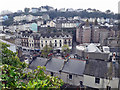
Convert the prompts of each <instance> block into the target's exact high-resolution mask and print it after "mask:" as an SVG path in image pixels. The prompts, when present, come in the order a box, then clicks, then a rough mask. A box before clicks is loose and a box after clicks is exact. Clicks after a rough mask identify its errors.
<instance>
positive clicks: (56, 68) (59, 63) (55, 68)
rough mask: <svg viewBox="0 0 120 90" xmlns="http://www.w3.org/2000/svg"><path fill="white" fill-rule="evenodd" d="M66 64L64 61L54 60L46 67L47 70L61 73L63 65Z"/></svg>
mask: <svg viewBox="0 0 120 90" xmlns="http://www.w3.org/2000/svg"><path fill="white" fill-rule="evenodd" d="M63 64H64V60H63V59H58V58H52V59H51V60H50V61H49V62H48V63H47V65H46V70H47V71H51V72H59V70H60V69H61V67H62V65H63Z"/></svg>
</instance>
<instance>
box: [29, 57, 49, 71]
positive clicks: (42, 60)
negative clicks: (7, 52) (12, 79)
mask: <svg viewBox="0 0 120 90" xmlns="http://www.w3.org/2000/svg"><path fill="white" fill-rule="evenodd" d="M46 62H47V59H46V58H41V57H37V58H36V59H35V60H34V61H33V62H32V63H31V64H30V68H31V69H36V68H37V66H44V65H45V64H46Z"/></svg>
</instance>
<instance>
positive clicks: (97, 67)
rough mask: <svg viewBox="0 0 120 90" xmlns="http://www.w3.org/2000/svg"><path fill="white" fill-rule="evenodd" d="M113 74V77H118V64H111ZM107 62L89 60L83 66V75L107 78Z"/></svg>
mask: <svg viewBox="0 0 120 90" xmlns="http://www.w3.org/2000/svg"><path fill="white" fill-rule="evenodd" d="M113 67H114V70H113V71H114V74H113V77H118V64H117V62H116V64H113ZM108 70H109V68H108V62H106V61H100V60H89V61H88V63H87V64H86V66H85V71H84V74H85V75H89V76H94V77H99V78H107V74H108Z"/></svg>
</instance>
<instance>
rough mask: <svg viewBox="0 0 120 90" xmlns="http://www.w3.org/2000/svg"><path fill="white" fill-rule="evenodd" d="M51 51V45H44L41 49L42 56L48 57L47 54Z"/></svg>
mask: <svg viewBox="0 0 120 90" xmlns="http://www.w3.org/2000/svg"><path fill="white" fill-rule="evenodd" d="M51 51H52V47H50V46H48V45H46V46H45V47H43V50H42V56H43V57H46V58H47V57H48V54H49V53H50V52H51Z"/></svg>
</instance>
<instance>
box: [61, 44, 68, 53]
mask: <svg viewBox="0 0 120 90" xmlns="http://www.w3.org/2000/svg"><path fill="white" fill-rule="evenodd" d="M62 52H63V53H64V54H69V53H70V49H69V46H68V45H66V44H65V45H63V46H62Z"/></svg>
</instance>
